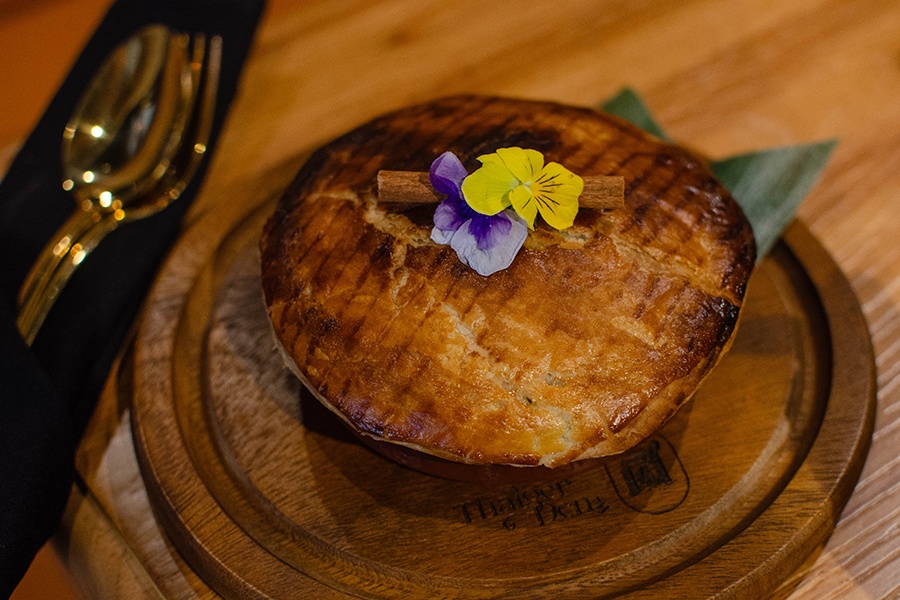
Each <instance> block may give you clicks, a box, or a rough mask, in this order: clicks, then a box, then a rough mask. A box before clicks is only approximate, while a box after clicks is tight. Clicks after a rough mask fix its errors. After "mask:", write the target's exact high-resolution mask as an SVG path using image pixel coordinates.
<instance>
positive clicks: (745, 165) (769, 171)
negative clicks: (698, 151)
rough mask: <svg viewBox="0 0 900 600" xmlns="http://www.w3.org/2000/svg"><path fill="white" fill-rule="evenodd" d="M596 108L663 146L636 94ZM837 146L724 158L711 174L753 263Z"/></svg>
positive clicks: (774, 239)
mask: <svg viewBox="0 0 900 600" xmlns="http://www.w3.org/2000/svg"><path fill="white" fill-rule="evenodd" d="M600 106H601V108H602V109H603V110H605V111H606V112H608V113H611V114H614V115H616V116H619V117H621V118H623V119H625V120H626V121H629V122H631V123H632V124H634V125H637V126H638V127H640V128H641V129H643V130H644V131H647V132H648V133H651V134H653V135H655V136H657V137H658V138H660V139H663V140H666V141H668V140H669V138H668V137H667V136H666V135H665V133H664V132H663V130H662V128H661V127H660V126H659V125H658V124H657V123H656V121H655V120H654V119H653V117H652V116H651V114H650V111H649V110H648V109H647V106H646V105H645V104H644V102H643V100H641V98H640V96H638V94H637V93H636V92H635V91H634V90H632V89H630V88H625V89H623V90H622V91H620V92H619V93H618V94H616V95H615V96H613V97H612V98H610V99H609V100H607V101H606V102H603V103H602V104H601V105H600ZM835 145H837V140H834V139H832V140H827V141H824V142H818V143H813V144H801V145H797V146H785V147H781V148H773V149H769V150H760V151H758V152H750V153H747V154H740V155H737V156H731V157H728V158H723V159H720V160H716V161H713V162H711V163H710V165H709V166H710V170H712V172H713V174H714V175H715V176H716V178H718V180H719V181H720V182H721V183H722V185H724V186H725V187H726V188H727V189H728V191H730V192H731V194H732V196H734V199H735V200H737V202H738V204H740V205H741V208H742V209H743V210H744V214H745V215H747V219H748V220H749V221H750V225H751V227H752V228H753V236H754V237H755V238H756V255H757V260H761V259H762V258H763V257H764V256H765V255H766V253H768V252H769V250H771V248H772V246H773V245H775V242H777V241H778V238H779V237H781V233H782V231H784V228H785V227H787V225H788V224H789V223H790V222H791V221H792V220H793V219H794V214H795V213H796V212H797V208H798V207H799V206H800V203H801V202H802V201H803V198H804V197H805V196H806V194H807V193H808V192H809V190H810V188H812V186H813V184H814V183H815V182H816V180H817V179H818V178H819V175H821V173H822V171H823V169H824V168H825V164H826V163H827V162H828V158H829V156H830V155H831V152H832V150H834V147H835Z"/></svg>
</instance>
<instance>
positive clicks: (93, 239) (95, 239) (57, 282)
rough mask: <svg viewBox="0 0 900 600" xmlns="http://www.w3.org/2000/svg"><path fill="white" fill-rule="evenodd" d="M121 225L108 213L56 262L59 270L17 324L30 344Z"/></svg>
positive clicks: (39, 292) (93, 222) (31, 298)
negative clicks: (92, 257) (62, 296)
mask: <svg viewBox="0 0 900 600" xmlns="http://www.w3.org/2000/svg"><path fill="white" fill-rule="evenodd" d="M98 217H99V215H98ZM120 223H121V220H120V219H119V218H117V215H116V213H108V214H106V215H105V216H103V217H102V218H100V219H99V221H91V227H89V228H88V229H87V230H85V231H84V232H83V234H82V235H80V236H79V237H77V238H76V239H77V240H78V241H77V242H76V243H75V244H74V245H73V246H72V247H71V248H70V249H69V252H68V253H67V254H65V255H64V256H62V257H61V258H60V260H59V261H57V262H56V264H55V265H54V266H55V268H54V269H52V270H51V271H50V273H49V276H48V277H47V278H46V282H45V285H44V287H43V289H38V290H35V293H34V294H32V296H31V297H30V298H29V302H28V304H27V305H26V306H24V307H23V309H22V311H21V312H20V313H19V317H18V321H17V324H18V326H19V331H20V332H21V333H22V337H23V338H24V339H25V343H26V344H29V345H30V344H31V343H32V342H33V341H34V338H35V337H36V336H37V333H38V331H39V330H40V328H41V325H43V323H44V319H46V318H47V314H48V313H49V312H50V308H51V307H52V306H53V304H54V302H55V300H56V297H57V296H58V295H59V293H60V292H61V291H62V289H63V287H64V286H65V285H66V282H68V281H69V278H70V277H71V276H72V273H74V272H75V269H76V268H77V267H78V265H79V264H81V262H82V261H83V260H84V258H85V257H87V255H88V254H90V253H91V252H92V251H93V250H94V248H96V247H97V245H98V244H99V243H100V242H101V240H103V238H105V237H106V236H107V235H108V234H109V233H110V232H112V231H113V230H115V229H116V227H118V226H119V224H120Z"/></svg>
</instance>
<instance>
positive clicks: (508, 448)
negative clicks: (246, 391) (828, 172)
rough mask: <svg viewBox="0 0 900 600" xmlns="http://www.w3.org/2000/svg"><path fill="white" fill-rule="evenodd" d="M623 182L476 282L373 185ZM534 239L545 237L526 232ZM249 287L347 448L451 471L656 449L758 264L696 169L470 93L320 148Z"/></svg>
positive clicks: (605, 124) (593, 115)
mask: <svg viewBox="0 0 900 600" xmlns="http://www.w3.org/2000/svg"><path fill="white" fill-rule="evenodd" d="M504 146H521V147H525V148H534V149H536V150H539V151H541V152H542V153H543V154H544V155H545V157H546V158H547V160H548V161H550V160H553V161H557V162H560V163H562V164H563V165H565V166H566V167H567V168H568V169H570V170H571V171H573V172H575V173H578V174H580V175H624V177H625V184H626V198H625V207H624V208H622V209H617V210H614V211H591V210H582V211H580V212H579V214H578V217H577V218H576V221H575V225H574V226H573V227H572V228H570V229H567V230H565V231H562V232H559V231H556V230H553V229H551V228H549V227H548V226H546V225H545V224H540V225H537V226H536V229H535V230H534V231H532V232H530V233H529V235H528V238H527V239H526V241H525V245H524V247H523V249H522V251H520V253H519V254H518V256H517V257H516V259H515V260H514V261H513V263H512V265H511V266H510V267H509V268H508V269H506V270H504V271H500V272H498V273H495V274H494V275H491V276H489V277H483V276H481V275H478V274H477V273H476V272H475V271H473V270H471V269H470V268H468V267H467V266H465V265H463V264H462V263H461V262H460V261H459V260H458V258H457V257H456V255H455V253H454V251H453V250H452V249H451V248H450V247H449V246H441V245H438V244H435V243H434V242H432V241H431V240H430V239H429V235H430V231H431V227H432V222H431V216H432V215H433V212H434V206H433V205H432V206H430V207H428V208H421V207H420V208H411V207H407V208H406V209H404V208H403V207H400V208H399V209H398V208H396V207H394V208H385V207H384V206H382V205H379V204H378V203H377V199H376V187H375V183H376V174H377V172H378V171H379V170H380V169H392V170H405V171H427V170H428V169H429V166H430V164H431V162H432V160H434V158H436V157H437V156H438V155H439V154H441V153H442V152H444V151H447V150H449V151H451V152H453V153H455V154H456V155H457V156H458V157H459V158H460V159H461V160H462V162H463V164H465V165H466V167H467V170H468V171H469V172H470V173H471V172H472V171H473V170H474V169H475V168H477V166H478V163H477V161H476V160H475V159H476V157H477V156H479V155H481V154H484V153H487V152H493V151H494V150H496V149H497V148H498V147H504ZM539 222H540V220H539ZM261 258H262V273H263V277H262V284H263V291H264V293H265V298H266V303H267V306H268V310H269V315H270V318H271V321H272V324H273V327H274V331H275V334H276V337H277V340H278V343H279V344H280V346H281V347H282V349H283V352H284V354H285V357H286V360H287V363H288V365H289V366H290V367H291V368H292V369H293V370H294V371H295V372H297V374H298V375H299V376H300V377H301V378H302V379H304V382H305V383H306V384H307V385H308V387H309V388H310V389H311V390H312V391H313V393H314V394H315V395H316V396H317V397H318V398H319V399H320V400H321V401H322V402H324V403H325V404H326V405H327V406H328V407H329V408H331V409H332V410H333V411H335V412H336V413H337V414H338V415H340V416H341V417H342V418H343V419H344V420H345V421H347V422H348V423H349V424H350V425H351V426H352V427H353V428H355V429H356V430H357V432H359V433H362V434H365V435H369V436H372V437H373V438H376V439H379V440H382V441H388V442H393V443H397V444H402V445H405V446H407V447H411V448H414V449H417V450H421V451H423V452H426V453H428V454H431V455H434V456H438V457H442V458H446V459H450V460H454V461H460V462H469V463H480V464H513V465H523V466H529V465H545V466H551V467H556V466H561V465H564V464H567V463H569V462H571V461H574V460H580V459H585V458H592V457H597V456H603V455H608V454H615V453H618V452H621V451H624V450H626V449H628V448H629V447H631V446H633V445H634V444H636V443H637V442H639V441H640V440H642V439H644V438H645V437H647V436H648V435H650V434H652V433H653V432H654V431H656V430H657V429H658V428H659V427H660V426H661V425H662V424H663V423H664V422H665V421H666V420H667V419H668V418H669V417H671V416H672V414H674V412H675V411H676V410H677V409H678V407H679V406H681V405H682V404H683V403H684V401H685V400H686V399H687V398H688V397H689V396H690V395H691V394H692V393H693V391H694V390H695V389H696V387H697V386H698V385H699V383H700V381H701V380H702V379H703V378H704V377H705V376H706V375H707V373H708V372H709V371H710V369H711V368H712V367H713V366H714V365H715V363H716V362H717V361H718V360H719V358H720V357H721V355H722V354H723V353H724V352H725V350H726V349H727V347H728V345H729V344H730V342H731V340H732V338H733V335H734V332H735V330H736V326H737V321H738V315H739V308H740V305H741V301H742V299H743V296H744V289H745V285H746V283H747V279H748V278H749V276H750V271H751V269H752V267H753V263H754V260H755V245H754V241H753V235H752V232H751V229H750V225H749V224H748V222H747V220H746V218H745V217H744V214H743V212H742V211H741V209H740V207H739V206H738V205H737V203H736V202H735V201H734V200H733V199H732V198H731V196H730V195H729V193H728V192H727V191H726V190H725V189H724V188H723V187H722V186H721V184H719V183H718V182H717V181H716V180H715V178H714V177H713V176H712V175H711V174H710V172H709V171H708V169H707V168H706V167H705V165H704V163H703V161H701V160H700V159H698V158H696V157H695V156H693V155H691V154H690V153H689V152H687V151H685V150H683V149H681V148H678V147H675V146H672V145H668V144H665V143H662V142H660V141H659V140H657V139H656V138H654V137H652V136H649V135H647V134H645V133H644V132H642V131H641V130H639V129H637V128H635V127H633V126H631V125H630V124H628V123H626V122H624V121H622V120H620V119H618V118H615V117H612V116H608V115H604V114H601V113H599V112H597V111H594V110H591V109H585V108H575V107H568V106H563V105H559V104H553V103H543V102H533V101H524V100H510V99H498V98H487V97H477V96H462V97H452V98H446V99H441V100H437V101H434V102H431V103H427V104H422V105H419V106H414V107H410V108H406V109H403V110H400V111H397V112H394V113H391V114H388V115H386V116H383V117H381V118H378V119H376V120H374V121H371V122H370V123H367V124H365V125H363V126H361V127H360V128H358V129H356V130H354V131H352V132H350V133H348V134H346V135H344V136H342V137H341V138H339V139H337V140H335V141H333V142H331V143H330V144H328V145H326V146H325V147H323V148H321V149H320V150H319V151H317V152H316V153H315V154H314V155H313V156H312V157H311V158H310V159H309V161H308V162H307V164H306V165H305V166H304V167H303V169H302V170H301V171H300V173H299V175H298V176H297V178H296V180H295V181H294V183H293V184H292V185H291V186H290V188H289V189H288V190H287V192H286V193H285V195H284V196H283V198H282V199H281V201H280V202H279V204H278V207H277V209H276V211H275V213H274V215H273V216H272V217H271V219H270V220H269V221H268V223H267V225H266V227H265V230H264V232H263V236H262V240H261Z"/></svg>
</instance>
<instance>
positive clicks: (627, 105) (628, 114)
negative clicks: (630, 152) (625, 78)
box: [600, 88, 670, 142]
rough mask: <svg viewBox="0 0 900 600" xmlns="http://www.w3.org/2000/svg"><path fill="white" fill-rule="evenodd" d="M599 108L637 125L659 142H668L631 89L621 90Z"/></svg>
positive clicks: (642, 102)
mask: <svg viewBox="0 0 900 600" xmlns="http://www.w3.org/2000/svg"><path fill="white" fill-rule="evenodd" d="M600 108H602V109H603V110H605V111H606V112H608V113H610V114H612V115H616V116H617V117H621V118H623V119H625V120H626V121H628V122H630V123H631V124H632V125H637V126H638V127H640V128H641V129H643V130H644V131H646V132H647V133H652V134H653V135H655V136H656V137H658V138H659V139H661V140H665V141H667V142H668V141H670V140H669V138H668V137H667V136H666V134H665V133H664V132H663V130H662V127H660V126H659V124H658V123H657V122H656V120H655V119H654V118H653V116H652V115H651V114H650V111H649V110H648V109H647V106H646V105H645V104H644V101H643V100H641V97H640V96H638V94H637V92H635V91H634V90H633V89H631V88H622V90H621V91H620V92H619V93H618V94H616V95H615V96H613V97H612V98H610V99H609V100H607V101H606V102H604V103H603V104H601V105H600Z"/></svg>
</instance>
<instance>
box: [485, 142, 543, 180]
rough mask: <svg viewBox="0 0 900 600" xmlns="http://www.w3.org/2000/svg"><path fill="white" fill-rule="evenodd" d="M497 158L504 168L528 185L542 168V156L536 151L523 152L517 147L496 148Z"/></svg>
mask: <svg viewBox="0 0 900 600" xmlns="http://www.w3.org/2000/svg"><path fill="white" fill-rule="evenodd" d="M497 156H499V157H500V158H501V160H503V164H505V165H506V168H507V169H509V171H510V172H511V173H512V174H513V176H515V178H516V179H518V180H519V181H521V182H522V183H530V182H531V181H533V180H534V178H535V176H536V175H537V174H538V173H540V172H541V169H543V168H544V155H543V154H541V153H540V152H538V151H537V150H523V149H522V148H519V147H516V146H514V147H512V148H498V149H497Z"/></svg>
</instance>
